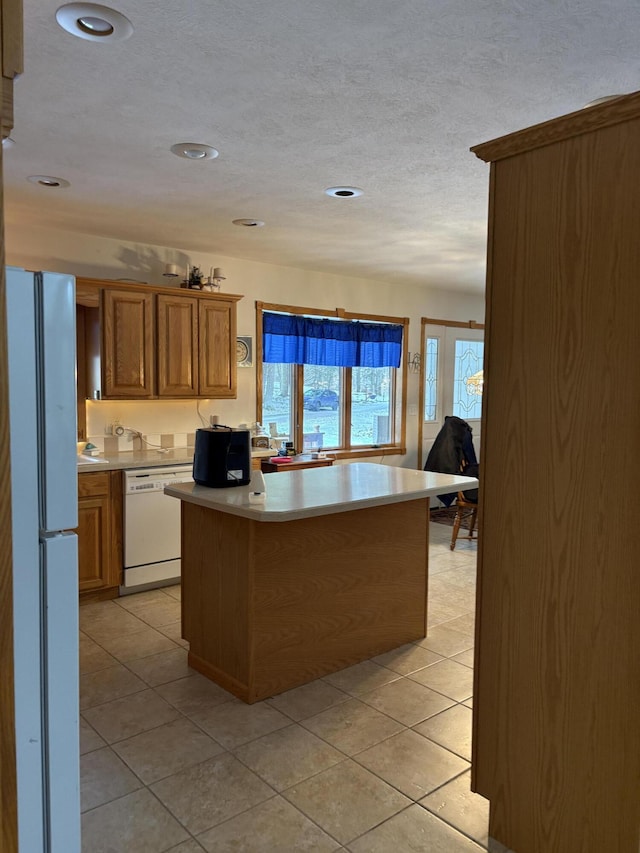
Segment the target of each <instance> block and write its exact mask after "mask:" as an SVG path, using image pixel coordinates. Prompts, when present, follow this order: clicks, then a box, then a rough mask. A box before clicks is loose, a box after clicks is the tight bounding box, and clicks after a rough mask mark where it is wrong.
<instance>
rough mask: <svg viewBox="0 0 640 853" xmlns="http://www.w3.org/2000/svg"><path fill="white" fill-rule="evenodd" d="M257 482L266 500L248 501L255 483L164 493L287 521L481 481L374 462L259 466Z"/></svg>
mask: <svg viewBox="0 0 640 853" xmlns="http://www.w3.org/2000/svg"><path fill="white" fill-rule="evenodd" d="M263 478H264V480H263ZM255 482H258V483H260V484H262V482H264V483H265V487H266V495H265V501H264V503H260V504H258V503H250V502H249V495H250V494H251V492H253V491H254V489H255V488H256V486H255V485H249V486H238V487H234V488H227V489H210V488H207V487H206V486H198V485H196V483H182V484H180V485H177V486H167V487H166V488H165V494H167V495H170V496H171V497H173V498H179V499H180V500H183V501H186V502H187V503H192V504H197V505H198V506H202V507H206V508H209V509H214V510H218V511H220V512H225V513H229V514H231V515H239V516H242V517H243V518H252V519H254V520H255V521H276V522H287V521H294V520H295V519H299V518H311V517H313V516H319V515H333V514H335V513H341V512H347V511H353V510H358V509H364V508H365V507H373V506H382V505H383V504H389V503H400V502H403V501H411V500H416V499H419V498H428V497H432V496H434V495H441V494H446V493H448V492H457V491H458V489H462V488H464V489H473V488H476V487H477V485H478V481H477V480H476V479H474V478H471V477H461V476H458V475H457V474H436V473H434V472H433V471H415V470H413V469H409V468H397V467H395V466H391V465H378V464H376V463H373V462H353V463H351V464H349V465H336V466H333V467H330V468H313V469H309V470H297V471H289V472H288V474H287V476H286V477H277V476H275V475H274V474H261V473H260V472H255V471H254V472H253V478H252V484H254V483H255Z"/></svg>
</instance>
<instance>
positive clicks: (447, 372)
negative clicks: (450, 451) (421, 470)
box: [421, 324, 484, 465]
mask: <svg viewBox="0 0 640 853" xmlns="http://www.w3.org/2000/svg"><path fill="white" fill-rule="evenodd" d="M424 350H425V351H424V352H423V353H422V354H421V357H422V359H423V362H424V365H425V370H424V389H423V390H424V411H423V413H422V417H423V428H422V464H423V465H424V462H425V460H426V458H427V456H428V454H429V450H430V449H431V445H432V444H433V440H434V439H435V437H436V435H437V434H438V432H439V431H440V429H441V427H442V425H443V424H444V419H445V416H446V415H456V416H457V417H459V418H462V419H463V420H464V421H466V422H467V423H468V424H469V426H470V427H471V429H472V430H473V444H474V447H475V450H476V454H477V455H478V457H479V456H480V438H481V436H480V428H481V421H480V417H481V413H482V390H483V373H482V369H483V363H484V329H470V328H469V327H468V326H464V327H458V326H444V325H436V324H434V325H427V326H425V335H424Z"/></svg>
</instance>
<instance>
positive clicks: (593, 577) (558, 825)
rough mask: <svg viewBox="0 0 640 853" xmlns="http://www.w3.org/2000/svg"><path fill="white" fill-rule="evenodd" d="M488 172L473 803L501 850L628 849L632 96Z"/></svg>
mask: <svg viewBox="0 0 640 853" xmlns="http://www.w3.org/2000/svg"><path fill="white" fill-rule="evenodd" d="M473 150H474V151H475V153H476V154H477V156H478V157H480V158H481V159H483V160H485V161H487V162H491V178H490V210H489V267H488V282H487V330H486V338H485V340H486V350H485V355H486V357H485V384H484V411H483V426H482V445H483V451H482V463H483V464H482V477H481V478H480V501H479V503H480V513H481V520H480V532H479V539H478V543H479V544H478V555H479V576H478V606H477V611H478V618H477V637H476V669H475V688H474V709H473V710H474V739H473V774H472V786H473V789H474V790H475V791H477V792H479V793H480V794H483V795H484V796H485V797H487V798H488V799H489V800H490V827H489V831H490V835H491V836H492V837H493V838H495V839H497V840H498V841H501V842H502V843H503V844H505V845H506V846H507V847H509V848H511V849H512V850H514V851H516V853H602V851H605V850H607V851H615V852H616V853H638V849H639V840H640V559H639V558H638V540H637V536H636V534H635V531H636V530H637V528H638V521H639V519H640V489H639V488H638V487H637V485H636V484H635V483H634V481H633V477H634V474H633V461H634V460H635V451H636V448H637V447H638V444H639V441H640V393H639V389H640V357H639V356H640V333H639V331H638V329H639V318H640V284H639V281H638V278H639V275H640V237H639V235H638V231H639V226H640V93H636V94H633V95H629V96H625V97H622V98H619V99H616V100H614V101H610V102H608V103H604V104H601V105H600V106H594V107H591V108H587V109H584V110H581V111H579V112H576V113H573V114H571V115H568V116H565V117H562V118H559V119H556V120H554V121H550V122H547V123H545V124H542V125H538V126H536V127H532V128H529V129H528V130H524V131H521V132H520V133H515V134H513V135H511V136H507V137H504V138H502V139H499V140H496V141H494V142H489V143H486V144H485V145H481V146H478V147H477V148H475V149H473Z"/></svg>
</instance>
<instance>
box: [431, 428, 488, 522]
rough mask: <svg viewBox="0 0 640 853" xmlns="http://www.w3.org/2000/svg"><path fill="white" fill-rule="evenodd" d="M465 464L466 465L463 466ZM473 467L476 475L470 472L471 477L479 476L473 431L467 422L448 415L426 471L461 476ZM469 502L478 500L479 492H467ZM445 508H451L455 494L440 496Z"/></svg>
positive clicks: (432, 449) (470, 490)
mask: <svg viewBox="0 0 640 853" xmlns="http://www.w3.org/2000/svg"><path fill="white" fill-rule="evenodd" d="M463 463H464V464H463ZM469 465H473V466H474V468H473V469H472V470H473V471H475V474H472V473H471V471H469V472H468V473H469V476H477V473H478V460H477V458H476V451H475V449H474V446H473V431H472V429H471V427H470V426H469V424H468V423H467V422H466V421H463V420H462V418H458V417H456V416H455V415H447V416H446V417H445V419H444V426H443V427H442V429H441V430H440V432H439V433H438V435H437V436H436V440H435V441H434V442H433V447H432V448H431V450H430V451H429V455H428V456H427V461H426V462H425V464H424V470H425V471H437V472H439V473H440V474H460V473H462V469H463V467H465V468H466V467H467V466H469ZM465 496H466V497H467V498H468V500H475V501H477V500H478V490H477V489H469V490H468V492H465ZM438 497H439V498H440V500H441V501H442V503H443V504H444V505H445V506H450V504H452V503H453V501H454V500H455V498H456V495H455V493H454V494H449V495H438Z"/></svg>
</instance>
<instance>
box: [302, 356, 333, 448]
mask: <svg viewBox="0 0 640 853" xmlns="http://www.w3.org/2000/svg"><path fill="white" fill-rule="evenodd" d="M341 374H342V368H340V367H324V366H323V365H319V364H305V365H304V391H303V393H304V397H303V403H302V406H303V421H302V432H303V446H302V450H303V451H308V450H318V448H320V447H340V446H341V443H342V442H341V436H340V423H341V417H340V412H341V410H342V393H341ZM296 449H298V450H299V449H300V448H296Z"/></svg>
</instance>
